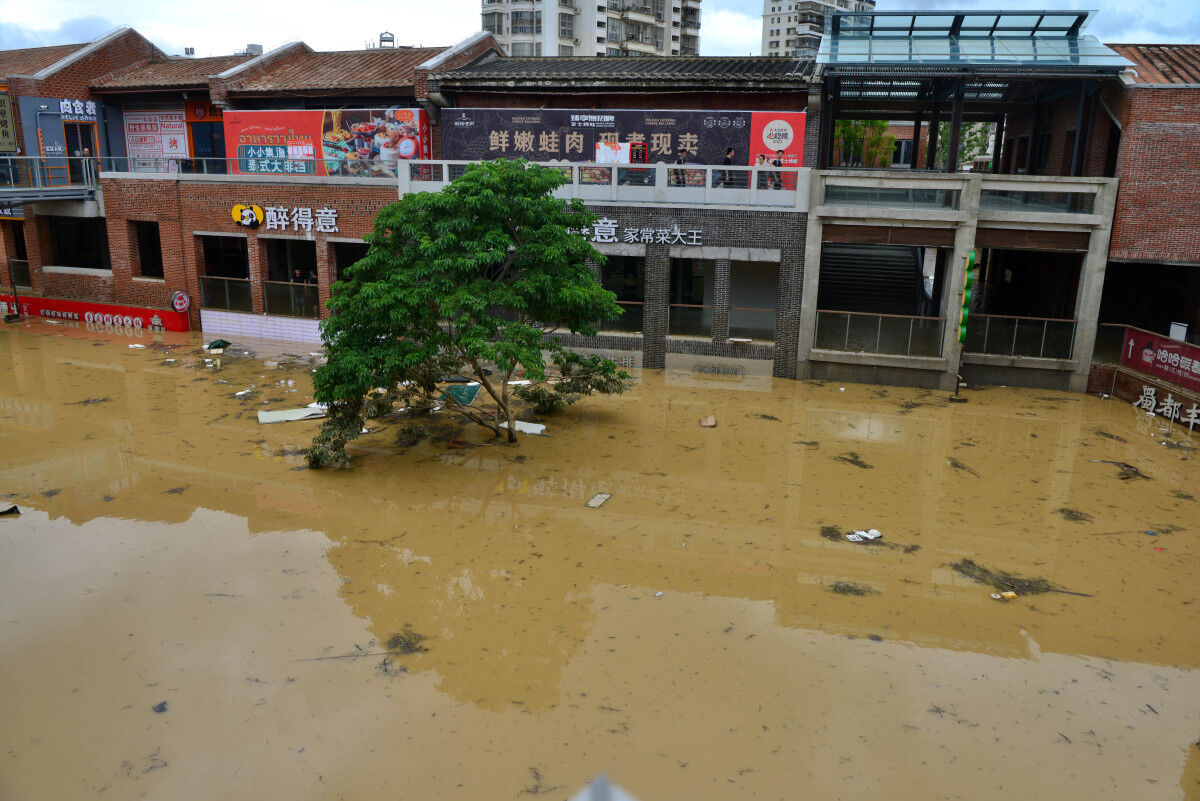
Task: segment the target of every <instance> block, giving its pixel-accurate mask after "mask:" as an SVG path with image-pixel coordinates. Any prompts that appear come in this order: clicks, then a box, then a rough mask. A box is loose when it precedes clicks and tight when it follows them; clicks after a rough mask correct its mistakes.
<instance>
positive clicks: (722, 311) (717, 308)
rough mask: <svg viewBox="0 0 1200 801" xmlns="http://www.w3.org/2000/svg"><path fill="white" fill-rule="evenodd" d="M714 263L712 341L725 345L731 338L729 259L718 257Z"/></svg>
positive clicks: (715, 343)
mask: <svg viewBox="0 0 1200 801" xmlns="http://www.w3.org/2000/svg"><path fill="white" fill-rule="evenodd" d="M714 265H715V267H714V272H713V298H712V341H713V344H714V345H724V344H725V342H726V340H728V339H729V259H716V260H715V261H714Z"/></svg>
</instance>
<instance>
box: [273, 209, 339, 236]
mask: <svg viewBox="0 0 1200 801" xmlns="http://www.w3.org/2000/svg"><path fill="white" fill-rule="evenodd" d="M263 214H264V215H265V220H264V222H265V223H266V229H267V230H268V231H272V230H277V231H286V230H288V228H289V227H290V228H291V230H293V231H305V232H312V231H316V232H317V233H319V234H336V233H337V232H338V227H337V218H338V213H337V209H330V208H321V209H312V208H310V207H307V206H294V207H292V208H290V209H289V208H285V207H284V206H267V207H266V208H264V209H263Z"/></svg>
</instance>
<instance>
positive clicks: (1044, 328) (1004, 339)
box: [963, 314, 1075, 359]
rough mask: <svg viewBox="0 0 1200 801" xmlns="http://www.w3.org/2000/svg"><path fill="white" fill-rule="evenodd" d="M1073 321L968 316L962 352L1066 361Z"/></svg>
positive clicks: (1071, 341) (1068, 356)
mask: <svg viewBox="0 0 1200 801" xmlns="http://www.w3.org/2000/svg"><path fill="white" fill-rule="evenodd" d="M1074 347H1075V321H1074V320H1061V319H1056V318H1053V317H1012V316H1009V315H1004V314H971V316H970V317H968V318H967V338H966V341H965V342H963V351H964V352H966V353H979V354H984V355H988V356H1024V357H1029V358H1035V359H1070V358H1071V353H1072V351H1073V350H1074Z"/></svg>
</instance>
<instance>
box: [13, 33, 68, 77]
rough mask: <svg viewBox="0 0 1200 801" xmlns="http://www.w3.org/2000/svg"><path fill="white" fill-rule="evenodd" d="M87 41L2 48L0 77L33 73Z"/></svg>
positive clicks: (64, 56) (62, 57) (65, 55)
mask: <svg viewBox="0 0 1200 801" xmlns="http://www.w3.org/2000/svg"><path fill="white" fill-rule="evenodd" d="M81 47H87V43H86V42H84V43H82V44H65V45H52V46H50V47H26V48H23V49H21V50H0V79H3V78H5V77H7V76H9V75H33V74H34V73H35V72H39V71H41V70H44V69H45V68H46V67H49V66H50V65H51V64H54V63H56V62H58V61H60V60H61V59H64V58H66V57H67V56H69V55H71V54H72V53H74V52H75V51H76V50H78V49H79V48H81Z"/></svg>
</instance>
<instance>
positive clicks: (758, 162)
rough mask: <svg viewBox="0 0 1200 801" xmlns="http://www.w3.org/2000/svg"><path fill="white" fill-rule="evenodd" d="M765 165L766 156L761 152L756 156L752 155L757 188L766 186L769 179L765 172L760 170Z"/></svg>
mask: <svg viewBox="0 0 1200 801" xmlns="http://www.w3.org/2000/svg"><path fill="white" fill-rule="evenodd" d="M765 166H767V157H766V156H764V155H763V154H762V153H759V154H758V155H757V156H755V157H754V174H755V175H757V176H758V188H759V189H765V188H767V181H768V179H769V176H768V174H767V173H766V172H763V170H762V168H763V167H765Z"/></svg>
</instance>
